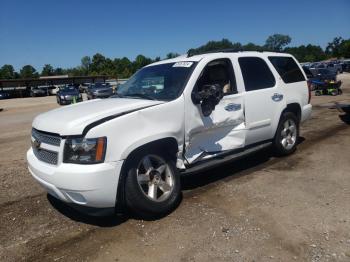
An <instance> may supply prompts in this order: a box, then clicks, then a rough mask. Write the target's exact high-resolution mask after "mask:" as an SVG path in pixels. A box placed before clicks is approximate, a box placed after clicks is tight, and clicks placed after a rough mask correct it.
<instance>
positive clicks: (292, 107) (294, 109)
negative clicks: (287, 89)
mask: <svg viewBox="0 0 350 262" xmlns="http://www.w3.org/2000/svg"><path fill="white" fill-rule="evenodd" d="M286 112H290V113H293V114H294V115H295V116H296V117H297V119H298V120H299V121H300V119H301V107H300V104H298V103H290V104H287V107H286V108H285V109H284V110H283V112H282V113H281V116H280V117H282V115H283V114H284V113H286Z"/></svg>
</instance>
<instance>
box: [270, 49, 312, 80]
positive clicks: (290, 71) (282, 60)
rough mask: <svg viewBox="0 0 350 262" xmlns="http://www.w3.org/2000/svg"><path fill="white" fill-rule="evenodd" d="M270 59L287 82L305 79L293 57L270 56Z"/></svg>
mask: <svg viewBox="0 0 350 262" xmlns="http://www.w3.org/2000/svg"><path fill="white" fill-rule="evenodd" d="M269 60H270V62H271V63H272V64H273V66H274V67H275V69H276V71H277V72H278V74H279V75H280V76H281V78H282V80H283V82H285V83H286V84H289V83H295V82H301V81H305V77H304V75H303V73H302V72H301V70H300V68H299V66H298V65H297V63H296V62H295V60H294V59H293V58H291V57H285V56H269Z"/></svg>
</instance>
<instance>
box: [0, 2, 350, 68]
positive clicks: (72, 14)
mask: <svg viewBox="0 0 350 262" xmlns="http://www.w3.org/2000/svg"><path fill="white" fill-rule="evenodd" d="M349 14H350V1H349V0H333V1H330V0H303V1H301V0H270V1H268V0H260V1H258V0H249V1H247V0H244V1H239V0H236V1H233V0H231V1H230V0H216V1H214V0H210V1H207V0H187V1H185V0H173V1H167V0H162V1H161V0H158V1H156V0H144V1H141V0H140V1H135V0H128V1H117V0H115V1H113V0H98V1H97V0H94V1H90V0H84V1H83V0H60V1H53V0H45V1H44V0H31V1H28V0H22V1H19V0H0V66H2V65H3V64H12V65H13V66H14V67H15V69H16V70H19V69H20V68H21V67H22V66H24V65H26V64H31V65H33V66H34V67H35V68H36V69H37V70H38V71H41V68H42V67H43V65H44V64H51V65H53V66H54V67H62V68H67V67H73V66H77V65H79V64H80V60H81V58H82V57H83V56H85V55H89V56H92V55H94V54H95V53H97V52H99V53H101V54H103V55H105V56H107V57H110V58H115V57H124V56H126V57H128V58H129V59H134V58H135V57H136V56H137V55H138V54H143V55H145V56H147V57H151V58H155V57H156V56H160V57H165V55H166V54H167V53H169V52H177V53H180V54H183V53H186V51H187V50H188V49H190V48H193V47H198V46H200V45H202V44H205V43H206V42H208V41H210V40H221V39H222V38H228V39H229V40H231V41H232V42H241V43H242V44H245V43H248V42H253V43H256V44H264V42H265V40H266V38H267V37H268V36H269V35H272V34H274V33H281V34H288V35H290V36H291V38H292V42H291V44H290V46H298V45H301V44H309V43H311V44H315V45H320V46H322V47H325V46H326V45H327V43H328V42H330V41H332V39H333V38H334V37H336V36H341V37H343V38H345V39H348V38H350V15H349Z"/></svg>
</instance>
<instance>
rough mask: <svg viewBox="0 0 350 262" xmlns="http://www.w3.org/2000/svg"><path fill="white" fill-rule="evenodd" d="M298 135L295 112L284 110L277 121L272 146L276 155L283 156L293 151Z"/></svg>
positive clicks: (297, 121)
mask: <svg viewBox="0 0 350 262" xmlns="http://www.w3.org/2000/svg"><path fill="white" fill-rule="evenodd" d="M298 137H299V120H298V118H297V117H296V116H295V114H293V113H291V112H286V113H284V114H283V115H282V117H281V119H280V122H279V123H278V127H277V131H276V134H275V138H274V140H273V146H274V149H275V151H276V153H277V154H278V155H281V156H285V155H290V154H292V153H294V151H295V150H296V147H297V142H298Z"/></svg>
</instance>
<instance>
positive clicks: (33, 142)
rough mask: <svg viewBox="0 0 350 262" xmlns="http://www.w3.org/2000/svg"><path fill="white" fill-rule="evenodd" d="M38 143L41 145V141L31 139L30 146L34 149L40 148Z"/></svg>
mask: <svg viewBox="0 0 350 262" xmlns="http://www.w3.org/2000/svg"><path fill="white" fill-rule="evenodd" d="M40 145H41V142H40V141H38V140H36V139H34V141H32V146H33V147H34V148H36V149H39V148H40Z"/></svg>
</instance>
